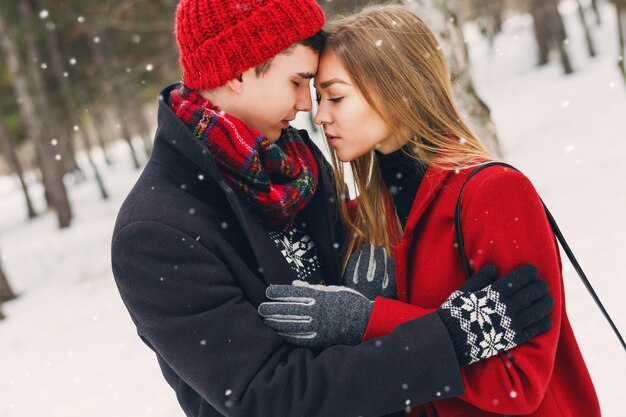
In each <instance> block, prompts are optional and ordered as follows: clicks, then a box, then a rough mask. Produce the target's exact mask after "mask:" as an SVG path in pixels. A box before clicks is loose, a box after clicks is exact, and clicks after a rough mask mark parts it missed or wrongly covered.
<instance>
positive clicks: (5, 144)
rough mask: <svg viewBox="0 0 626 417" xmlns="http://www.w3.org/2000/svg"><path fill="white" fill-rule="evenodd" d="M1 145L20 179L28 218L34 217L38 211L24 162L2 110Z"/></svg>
mask: <svg viewBox="0 0 626 417" xmlns="http://www.w3.org/2000/svg"><path fill="white" fill-rule="evenodd" d="M0 145H2V153H3V155H4V158H5V159H6V161H7V164H8V165H9V167H10V168H11V171H13V172H14V173H15V174H16V175H17V178H18V179H19V180H20V185H21V186H22V192H23V194H24V198H25V200H26V211H27V212H28V218H29V219H33V218H35V217H37V212H36V211H35V208H34V207H33V202H32V201H31V199H30V195H29V194H28V185H27V184H26V181H24V171H23V170H22V164H21V163H20V160H19V159H18V157H17V152H15V147H14V146H13V142H12V141H11V138H10V137H9V132H8V131H7V129H6V127H5V126H4V119H3V118H2V112H0Z"/></svg>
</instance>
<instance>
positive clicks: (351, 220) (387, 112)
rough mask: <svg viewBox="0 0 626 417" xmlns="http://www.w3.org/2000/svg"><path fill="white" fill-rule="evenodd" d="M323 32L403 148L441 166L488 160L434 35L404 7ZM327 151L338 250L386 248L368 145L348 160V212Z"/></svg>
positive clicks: (387, 230) (339, 170)
mask: <svg viewBox="0 0 626 417" xmlns="http://www.w3.org/2000/svg"><path fill="white" fill-rule="evenodd" d="M327 32H328V39H327V44H326V48H327V49H329V50H332V51H333V52H334V53H336V54H337V56H338V58H339V59H340V61H341V62H342V64H343V65H344V67H345V69H346V71H347V72H348V74H349V76H350V78H351V81H352V83H353V85H354V86H355V87H356V88H357V90H358V91H359V92H360V93H361V95H362V96H363V98H364V99H365V100H366V101H367V103H368V104H369V105H370V107H371V108H372V110H373V111H374V112H376V113H377V114H378V115H379V116H380V117H381V118H382V120H383V121H384V122H385V123H386V124H387V125H388V127H389V128H390V129H391V131H392V133H393V134H394V135H395V136H397V137H404V138H408V142H407V143H406V144H405V145H404V146H403V148H402V150H403V152H404V153H406V154H407V155H409V156H410V157H412V158H414V159H416V160H417V161H419V162H420V163H421V164H422V165H428V166H435V167H437V168H441V169H464V168H469V167H472V166H476V165H478V164H479V163H481V162H482V161H484V160H485V159H492V158H491V157H490V156H489V153H488V151H487V150H486V149H485V148H484V147H483V145H482V144H481V143H480V142H479V140H478V138H477V137H476V136H475V135H474V133H472V131H471V129H470V128H469V127H468V126H467V124H466V123H465V122H464V121H463V120H462V119H461V116H460V114H459V111H458V110H457V107H456V104H455V102H454V97H453V92H452V85H451V80H450V71H449V69H448V63H447V61H446V59H445V57H444V54H443V52H442V51H441V48H440V47H439V44H438V42H437V40H436V38H435V36H434V34H433V33H432V31H431V30H430V29H429V28H428V26H426V24H425V23H424V22H423V21H422V20H421V19H420V18H419V17H418V16H417V15H415V14H414V13H413V12H412V11H411V10H409V9H408V8H406V7H404V6H399V5H383V6H371V7H368V8H365V9H363V10H362V11H360V12H359V13H357V14H354V15H351V16H347V17H342V18H339V19H338V20H335V21H334V22H332V23H331V24H330V26H329V28H328V30H327ZM383 106H384V107H383ZM331 155H332V159H333V164H334V168H335V169H334V171H335V176H336V184H337V193H338V195H339V196H340V198H339V201H340V210H341V215H342V218H343V220H344V222H345V225H346V230H347V238H346V246H345V248H344V251H345V254H350V253H352V252H353V251H355V250H358V249H360V248H361V247H362V246H363V245H364V244H365V243H372V244H374V245H376V246H382V247H385V248H386V249H387V251H388V253H390V254H393V251H392V247H393V245H394V244H395V243H397V242H394V240H395V239H394V236H395V235H394V234H393V233H392V232H391V227H396V228H397V229H396V230H398V231H399V234H400V235H401V233H402V228H401V224H400V221H399V219H398V217H397V213H396V216H395V224H394V225H390V224H388V217H387V216H381V215H380V214H381V213H386V212H387V210H388V209H389V208H391V207H393V205H392V204H390V196H389V193H388V191H387V188H386V186H385V184H384V182H383V179H382V175H381V173H380V168H379V166H378V162H377V158H376V157H375V155H374V151H371V152H369V153H368V154H366V155H363V156H361V157H359V158H357V159H355V160H354V161H352V162H351V163H350V166H351V169H352V172H353V174H354V178H355V185H356V187H357V190H358V192H359V193H360V195H359V197H358V202H357V204H356V207H355V210H354V212H353V213H352V215H350V213H348V210H347V207H346V204H345V201H344V199H343V198H341V196H343V195H345V194H346V190H345V185H344V179H343V166H342V163H341V161H339V159H338V157H337V155H336V153H335V152H331ZM346 259H347V257H346ZM346 262H347V260H346ZM344 268H345V263H344Z"/></svg>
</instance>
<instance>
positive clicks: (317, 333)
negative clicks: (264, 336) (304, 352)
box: [259, 281, 374, 348]
mask: <svg viewBox="0 0 626 417" xmlns="http://www.w3.org/2000/svg"><path fill="white" fill-rule="evenodd" d="M265 294H266V295H267V298H269V299H270V300H272V301H271V302H265V303H262V304H261V305H260V306H259V314H260V315H261V317H262V318H263V322H264V323H265V324H266V325H267V326H269V327H271V328H272V329H273V330H274V331H275V332H276V333H278V334H279V335H280V336H281V337H282V338H283V339H284V340H285V341H286V342H287V343H290V344H292V345H296V346H300V347H306V348H325V347H328V346H330V345H356V344H358V343H360V342H361V339H362V338H363V334H364V333H365V329H366V327H367V322H368V321H369V317H370V314H371V313H372V306H373V304H374V303H373V302H372V301H370V300H368V299H367V298H366V297H365V296H364V295H362V294H360V293H359V292H357V291H355V290H352V289H350V288H346V287H339V286H335V285H330V286H322V285H310V284H308V283H307V282H305V281H294V282H293V285H270V286H269V287H268V288H267V290H266V292H265Z"/></svg>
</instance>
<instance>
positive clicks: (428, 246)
mask: <svg viewBox="0 0 626 417" xmlns="http://www.w3.org/2000/svg"><path fill="white" fill-rule="evenodd" d="M470 172H471V170H465V171H460V172H459V173H455V172H454V171H442V170H438V169H434V168H431V169H430V170H429V171H428V172H427V173H426V176H425V178H424V180H423V182H422V184H421V186H420V188H419V190H418V192H417V195H416V197H415V201H414V202H413V206H412V208H411V212H410V214H409V218H408V220H407V223H406V226H405V232H404V238H403V240H402V241H401V242H400V243H398V245H396V246H395V249H394V253H395V262H396V270H397V272H396V274H397V288H398V300H397V301H396V300H389V299H384V298H381V297H378V298H377V299H376V301H375V303H374V309H373V311H372V316H371V318H370V321H369V323H368V327H367V331H366V333H365V335H364V340H368V339H371V338H375V337H378V336H382V335H385V334H388V333H390V332H391V331H392V330H393V329H394V328H395V327H396V326H398V325H399V324H401V323H403V322H406V321H408V320H411V319H414V318H417V317H420V316H422V315H424V314H427V313H430V312H433V311H435V310H436V309H437V308H438V307H439V305H441V304H442V303H443V301H444V300H445V299H446V298H447V297H448V296H449V295H450V294H451V293H452V292H453V291H454V290H455V289H457V288H459V287H460V286H461V285H462V284H463V283H464V282H465V280H466V277H465V274H464V270H463V265H462V262H461V257H460V255H459V252H458V249H457V247H456V245H455V234H454V212H455V205H456V201H457V198H458V196H459V191H460V189H461V186H462V184H463V182H464V181H465V179H466V178H467V176H468V175H469V173H470ZM462 207H463V210H462V212H461V216H462V219H461V220H462V223H463V235H464V238H465V250H466V253H467V256H468V259H469V260H470V264H471V266H472V268H473V270H474V271H477V270H478V269H480V268H481V267H482V266H484V265H486V264H495V265H497V266H498V269H499V272H500V275H501V276H502V275H504V274H505V273H507V272H510V271H512V270H513V269H515V268H516V267H518V266H520V265H521V264H524V263H531V264H534V265H536V266H537V267H538V268H539V276H540V277H541V278H542V279H545V280H546V281H547V282H548V285H549V288H550V294H551V296H552V297H553V298H554V301H555V305H554V309H553V311H552V313H551V316H552V320H553V325H552V328H551V329H550V330H549V331H548V332H547V333H545V334H542V335H540V336H537V337H536V338H534V339H532V340H531V341H529V342H528V343H526V344H524V345H522V346H518V347H516V348H515V349H512V350H511V351H510V354H511V355H512V358H513V359H512V360H509V359H507V357H506V356H505V355H503V354H501V355H498V356H495V357H493V358H490V359H488V360H484V361H481V362H477V363H474V364H472V365H470V366H467V367H464V368H463V370H462V374H463V379H464V384H465V394H464V395H463V396H461V397H457V398H453V399H447V400H441V401H436V402H434V403H431V404H427V405H425V406H421V407H417V408H414V409H413V410H411V412H410V413H409V415H410V416H413V417H416V416H428V417H436V416H438V417H453V416H463V417H492V416H494V417H495V416H500V415H503V414H504V415H526V416H534V417H570V416H571V417H573V416H577V417H578V416H582V415H584V416H585V417H597V416H600V408H599V404H598V400H597V396H596V393H595V389H594V387H593V383H592V381H591V378H590V376H589V372H588V371H587V367H586V365H585V362H584V361H583V358H582V356H581V353H580V350H579V348H578V345H577V342H576V339H575V338H574V334H573V332H572V328H571V326H570V323H569V321H568V318H567V314H566V311H565V298H564V292H563V279H562V276H561V261H560V258H559V252H558V249H557V244H556V241H555V238H554V234H553V232H552V230H551V228H550V225H549V224H548V221H547V219H546V215H545V212H544V210H543V207H542V205H541V202H540V200H539V197H538V195H537V192H536V191H535V189H534V187H533V186H532V184H531V183H530V181H529V180H528V179H527V178H526V177H525V176H524V175H522V174H520V173H518V172H516V171H513V170H511V169H509V168H505V167H502V166H494V167H490V168H487V169H485V170H484V171H482V172H480V173H479V174H477V175H476V176H475V177H474V178H472V179H471V180H470V181H469V183H468V185H467V186H466V188H465V191H464V192H463V198H462Z"/></svg>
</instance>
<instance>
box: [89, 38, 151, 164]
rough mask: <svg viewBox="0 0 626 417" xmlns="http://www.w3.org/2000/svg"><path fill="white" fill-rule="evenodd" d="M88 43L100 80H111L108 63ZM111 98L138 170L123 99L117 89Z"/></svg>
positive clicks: (114, 89) (91, 44)
mask: <svg viewBox="0 0 626 417" xmlns="http://www.w3.org/2000/svg"><path fill="white" fill-rule="evenodd" d="M88 35H89V37H90V38H93V33H90V32H88ZM88 43H89V45H90V48H91V52H92V54H93V58H94V61H95V63H96V67H97V68H98V70H99V71H100V72H101V76H102V79H103V80H110V79H111V72H110V69H109V65H110V63H109V62H108V61H107V60H106V59H105V57H104V54H103V53H102V51H101V50H100V49H99V48H97V47H96V46H95V45H94V43H93V42H88ZM111 98H112V99H113V111H114V112H115V116H116V118H117V120H118V123H120V126H121V128H122V136H123V139H124V140H125V141H126V143H127V144H128V147H129V150H130V156H131V159H132V161H133V166H134V167H135V169H139V168H140V167H141V164H140V163H139V159H137V152H136V151H135V147H134V146H133V141H132V139H133V138H132V134H131V131H130V129H129V126H128V123H127V119H126V115H125V114H124V113H125V112H124V110H125V105H124V99H123V98H122V96H121V93H120V91H119V88H118V87H114V88H113V89H112V90H111Z"/></svg>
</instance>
